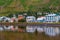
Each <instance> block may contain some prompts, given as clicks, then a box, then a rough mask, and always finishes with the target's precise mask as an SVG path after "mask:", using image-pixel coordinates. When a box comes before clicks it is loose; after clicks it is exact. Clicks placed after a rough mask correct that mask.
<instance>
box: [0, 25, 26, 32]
mask: <svg viewBox="0 0 60 40" xmlns="http://www.w3.org/2000/svg"><path fill="white" fill-rule="evenodd" d="M0 31H18V32H25V29H24V27H21V26H13V25H9V26H5V25H0Z"/></svg>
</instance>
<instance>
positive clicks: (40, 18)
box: [37, 17, 45, 22]
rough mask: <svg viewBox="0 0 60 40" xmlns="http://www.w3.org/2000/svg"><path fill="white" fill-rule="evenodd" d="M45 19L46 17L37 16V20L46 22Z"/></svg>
mask: <svg viewBox="0 0 60 40" xmlns="http://www.w3.org/2000/svg"><path fill="white" fill-rule="evenodd" d="M44 21H45V17H38V18H37V22H44Z"/></svg>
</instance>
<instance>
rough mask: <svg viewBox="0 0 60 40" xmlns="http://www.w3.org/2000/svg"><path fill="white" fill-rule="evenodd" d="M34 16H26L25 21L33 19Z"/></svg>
mask: <svg viewBox="0 0 60 40" xmlns="http://www.w3.org/2000/svg"><path fill="white" fill-rule="evenodd" d="M35 20H36V18H35V17H34V16H27V17H26V22H31V21H35Z"/></svg>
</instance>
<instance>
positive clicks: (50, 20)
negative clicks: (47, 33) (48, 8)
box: [45, 14, 60, 23]
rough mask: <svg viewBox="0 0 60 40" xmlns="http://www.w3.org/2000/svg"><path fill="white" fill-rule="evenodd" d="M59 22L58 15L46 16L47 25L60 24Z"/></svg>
mask: <svg viewBox="0 0 60 40" xmlns="http://www.w3.org/2000/svg"><path fill="white" fill-rule="evenodd" d="M59 20H60V19H59V15H57V14H48V15H46V16H45V22H47V23H53V22H59Z"/></svg>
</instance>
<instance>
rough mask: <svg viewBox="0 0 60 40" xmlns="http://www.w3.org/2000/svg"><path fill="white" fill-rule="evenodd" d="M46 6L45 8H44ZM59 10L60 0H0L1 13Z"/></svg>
mask: <svg viewBox="0 0 60 40" xmlns="http://www.w3.org/2000/svg"><path fill="white" fill-rule="evenodd" d="M44 8H45V9H44ZM51 9H52V11H54V12H55V11H57V10H58V11H59V10H60V0H9V1H8V0H0V13H2V12H20V11H21V12H23V11H45V10H50V11H51Z"/></svg>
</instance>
